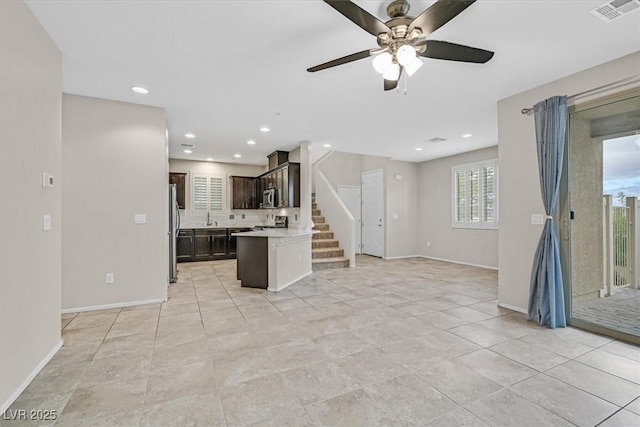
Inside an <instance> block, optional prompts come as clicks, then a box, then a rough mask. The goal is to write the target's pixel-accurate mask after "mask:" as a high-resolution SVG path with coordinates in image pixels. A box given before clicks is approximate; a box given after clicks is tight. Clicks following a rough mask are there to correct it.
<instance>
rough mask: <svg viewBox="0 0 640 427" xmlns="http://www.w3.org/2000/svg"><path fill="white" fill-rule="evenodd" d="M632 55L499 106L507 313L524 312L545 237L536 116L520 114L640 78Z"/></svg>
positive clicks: (501, 284)
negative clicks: (535, 217)
mask: <svg viewBox="0 0 640 427" xmlns="http://www.w3.org/2000/svg"><path fill="white" fill-rule="evenodd" d="M639 63H640V53H634V54H632V55H628V56H625V57H622V58H619V59H617V60H614V61H611V62H608V63H605V64H602V65H599V66H597V67H594V68H591V69H588V70H585V71H582V72H580V73H577V74H574V75H571V76H568V77H565V78H563V79H560V80H556V81H554V82H551V83H548V84H546V85H543V86H539V87H537V88H534V89H531V90H528V91H526V92H522V93H520V94H517V95H514V96H511V97H509V98H505V99H503V100H501V101H499V102H498V165H499V168H500V170H499V177H498V182H499V191H500V225H499V231H498V248H499V251H498V253H499V255H498V260H499V261H498V266H499V270H500V275H499V279H498V293H499V295H498V297H499V301H500V304H501V305H503V306H505V307H510V308H514V309H518V310H521V311H526V308H527V304H528V298H529V281H530V277H531V265H532V262H533V255H534V252H535V249H536V245H537V244H538V239H539V238H540V233H541V232H542V228H543V227H542V226H541V225H532V224H531V214H534V213H539V214H543V213H544V207H543V205H542V201H541V199H540V184H539V178H538V165H537V154H536V143H535V129H534V121H533V117H532V116H527V115H523V114H521V113H520V110H521V109H522V108H525V107H531V106H532V105H534V104H535V103H536V102H538V101H541V100H543V99H546V98H549V97H551V96H554V95H563V94H566V95H572V94H577V93H581V92H584V91H588V90H591V89H594V88H597V87H600V86H603V85H606V84H609V83H613V82H616V81H619V80H622V79H624V78H628V77H632V76H634V75H637V74H638V64H639Z"/></svg>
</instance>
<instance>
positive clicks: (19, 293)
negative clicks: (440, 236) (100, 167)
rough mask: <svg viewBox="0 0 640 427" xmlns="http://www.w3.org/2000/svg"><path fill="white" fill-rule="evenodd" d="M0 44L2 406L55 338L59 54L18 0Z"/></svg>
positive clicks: (0, 27)
mask: <svg viewBox="0 0 640 427" xmlns="http://www.w3.org/2000/svg"><path fill="white" fill-rule="evenodd" d="M0 51H1V52H2V54H1V55H2V60H1V61H0V93H1V95H0V122H1V123H2V126H0V152H1V154H0V224H1V225H0V252H1V253H2V256H1V257H0V413H2V412H4V410H5V409H6V408H7V407H8V406H9V405H10V404H11V403H12V402H13V401H14V400H15V399H16V397H17V396H18V395H19V394H20V393H21V392H22V390H23V389H24V388H25V387H26V386H27V385H28V383H29V382H30V381H31V380H32V379H33V377H34V376H35V375H36V374H37V373H38V372H39V370H40V369H41V368H42V367H43V366H44V364H45V363H46V362H47V361H48V360H49V359H50V358H51V357H52V356H53V354H55V352H56V351H57V350H58V348H59V346H60V345H61V344H62V342H61V338H60V286H61V272H60V265H61V251H60V244H61V243H60V242H61V226H60V218H61V200H62V195H61V194H62V179H61V178H62V176H61V172H60V170H61V129H60V124H61V96H62V57H61V55H60V52H59V51H58V49H57V48H56V46H55V45H54V43H53V42H52V41H51V39H50V38H49V36H48V35H47V33H46V32H45V31H44V29H43V28H42V27H41V26H40V24H39V23H38V21H37V20H36V18H35V17H34V16H33V15H32V13H31V11H30V10H29V8H28V7H27V6H26V5H25V4H24V2H22V1H19V2H18V1H13V2H8V1H1V2H0ZM43 172H47V173H49V174H51V175H53V176H54V180H55V184H54V187H53V188H48V189H43V188H42V173H43ZM45 214H48V215H51V220H52V221H51V230H50V231H44V230H43V215H45Z"/></svg>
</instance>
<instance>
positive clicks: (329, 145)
mask: <svg viewBox="0 0 640 427" xmlns="http://www.w3.org/2000/svg"><path fill="white" fill-rule="evenodd" d="M323 147H324V148H330V147H331V144H324V145H323Z"/></svg>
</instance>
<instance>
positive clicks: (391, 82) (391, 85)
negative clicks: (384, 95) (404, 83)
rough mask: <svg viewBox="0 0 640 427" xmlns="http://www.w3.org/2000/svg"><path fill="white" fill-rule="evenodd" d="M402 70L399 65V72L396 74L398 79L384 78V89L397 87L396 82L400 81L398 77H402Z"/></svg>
mask: <svg viewBox="0 0 640 427" xmlns="http://www.w3.org/2000/svg"><path fill="white" fill-rule="evenodd" d="M403 71H404V67H403V66H400V74H399V75H398V80H387V79H384V90H385V91H387V90H393V89H395V88H397V87H398V82H399V81H400V78H401V77H402V72H403Z"/></svg>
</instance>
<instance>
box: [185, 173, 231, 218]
mask: <svg viewBox="0 0 640 427" xmlns="http://www.w3.org/2000/svg"><path fill="white" fill-rule="evenodd" d="M192 184H193V210H196V211H198V210H201V211H222V210H223V209H224V177H223V176H221V175H193V180H192Z"/></svg>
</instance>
